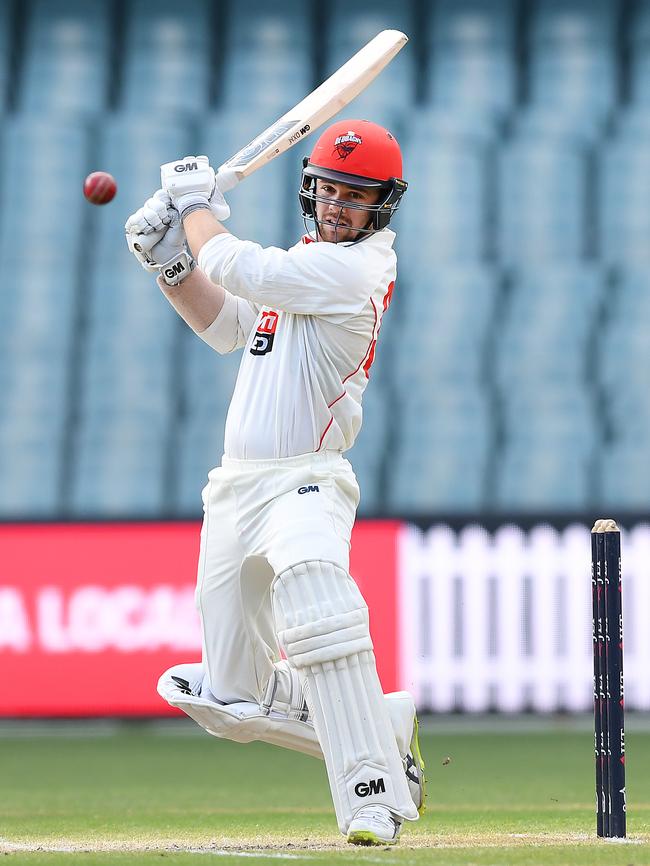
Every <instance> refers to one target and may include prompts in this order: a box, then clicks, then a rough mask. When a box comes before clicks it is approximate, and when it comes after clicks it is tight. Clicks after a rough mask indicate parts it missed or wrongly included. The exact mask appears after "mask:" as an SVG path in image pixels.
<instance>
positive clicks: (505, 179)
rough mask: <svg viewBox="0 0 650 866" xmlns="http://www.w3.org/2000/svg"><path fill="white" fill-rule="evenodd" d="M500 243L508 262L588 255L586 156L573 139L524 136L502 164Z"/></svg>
mask: <svg viewBox="0 0 650 866" xmlns="http://www.w3.org/2000/svg"><path fill="white" fill-rule="evenodd" d="M497 183H498V190H497V194H498V207H499V214H498V217H497V225H498V230H497V244H498V255H499V257H500V258H501V260H502V261H503V262H504V263H526V262H540V263H544V264H554V263H558V264H559V263H562V262H571V261H578V260H580V259H581V258H583V257H584V256H585V251H586V232H587V219H586V213H585V202H586V189H587V175H586V152H585V150H584V148H583V147H581V146H580V145H579V144H578V143H576V142H575V141H573V140H565V139H562V138H561V139H555V138H554V137H552V138H551V137H550V138H540V137H528V136H523V137H521V138H515V139H514V140H512V141H510V142H508V143H507V144H505V145H504V146H503V147H502V148H501V150H500V153H499V160H498V178H497Z"/></svg>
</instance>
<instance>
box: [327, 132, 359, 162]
mask: <svg viewBox="0 0 650 866" xmlns="http://www.w3.org/2000/svg"><path fill="white" fill-rule="evenodd" d="M361 143H362V138H361V136H360V135H357V134H356V132H352V130H350V131H348V132H346V133H345V135H339V136H337V138H336V139H335V141H334V151H335V152H336V154H337V155H338V158H339V159H347V158H348V157H349V156H350V154H351V153H352V151H353V150H354V149H355V147H356V146H357V145H358V144H361Z"/></svg>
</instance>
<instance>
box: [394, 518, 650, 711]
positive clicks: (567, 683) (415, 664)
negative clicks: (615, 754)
mask: <svg viewBox="0 0 650 866" xmlns="http://www.w3.org/2000/svg"><path fill="white" fill-rule="evenodd" d="M589 529H590V527H587V526H584V525H578V524H574V525H571V526H569V527H567V528H566V529H564V530H562V531H558V530H556V529H554V528H552V527H550V526H546V525H540V526H536V527H534V528H533V529H531V530H529V531H524V530H522V529H520V528H519V527H516V526H512V525H505V526H503V527H501V528H499V529H498V530H497V531H496V532H494V533H490V532H487V531H486V530H485V529H484V528H482V527H481V526H477V525H472V526H468V527H466V528H464V529H462V530H461V531H460V532H455V531H453V530H452V529H450V528H449V527H448V526H445V525H437V526H434V527H432V528H431V529H429V530H428V531H426V532H422V531H420V530H419V529H417V528H416V527H413V526H406V527H404V530H403V532H402V535H401V537H400V552H399V567H398V598H399V605H400V609H399V614H398V615H399V623H400V637H399V640H400V659H401V670H400V680H401V686H402V688H406V689H409V690H410V691H412V692H413V693H414V695H415V697H416V702H417V704H418V706H419V707H421V708H427V709H431V710H435V711H441V712H450V711H453V710H464V711H469V712H483V711H489V710H499V711H505V712H520V711H525V710H535V711H538V712H550V711H555V710H567V711H581V710H589V709H591V708H592V707H593V656H592V639H591V633H592V618H591V573H590V566H591V547H590V534H589ZM621 547H622V560H623V623H624V673H625V690H626V707H627V709H639V710H647V709H650V526H649V525H647V524H639V525H637V526H635V527H632V528H631V529H630V530H629V531H625V530H624V531H623V532H622V539H621Z"/></svg>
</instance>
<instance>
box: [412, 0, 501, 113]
mask: <svg viewBox="0 0 650 866" xmlns="http://www.w3.org/2000/svg"><path fill="white" fill-rule="evenodd" d="M515 22H516V13H515V8H514V3H513V2H512V0H487V2H485V0H483V2H477V0H442V2H438V3H436V4H433V5H432V7H431V12H430V16H429V26H428V31H427V48H428V56H429V72H428V87H427V90H428V95H429V99H430V100H431V101H432V102H433V103H434V104H437V105H444V106H449V107H451V108H453V110H454V111H458V109H459V108H460V109H461V110H462V111H468V110H470V109H477V108H478V109H480V110H483V111H487V112H494V113H503V112H505V111H507V110H508V109H509V108H510V107H511V106H512V105H513V103H514V101H515V97H516V71H515V48H514V44H515V43H514V40H515Z"/></svg>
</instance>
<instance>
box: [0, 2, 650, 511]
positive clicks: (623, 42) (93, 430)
mask: <svg viewBox="0 0 650 866" xmlns="http://www.w3.org/2000/svg"><path fill="white" fill-rule="evenodd" d="M21 9H22V7H20V5H19V4H17V3H11V2H0V116H1V123H0V152H1V153H2V162H1V163H0V203H1V204H2V205H4V206H3V207H2V208H0V255H1V256H2V260H3V262H4V264H5V270H6V273H8V274H9V275H10V290H7V291H5V292H3V293H2V294H1V295H0V329H1V330H0V333H1V335H2V339H1V340H0V472H1V473H2V476H1V477H2V480H3V484H1V485H0V517H2V518H23V517H55V516H58V515H65V516H70V515H75V516H87V515H88V516H96V517H108V516H111V517H112V516H122V517H140V516H145V517H155V516H162V515H165V516H174V515H176V516H184V517H185V516H186V517H193V516H196V515H198V514H199V513H200V507H201V503H200V490H201V488H202V486H203V485H204V484H205V481H206V478H207V473H208V471H209V469H210V468H211V467H212V466H214V465H216V464H217V463H218V462H219V459H220V456H221V448H222V443H223V433H224V425H225V414H226V410H227V405H228V401H229V397H230V394H231V393H232V388H233V386H234V381H235V377H236V374H237V367H238V364H239V360H240V357H241V356H240V354H239V353H238V352H235V353H233V354H231V355H228V356H223V357H221V356H218V355H217V354H216V353H214V352H213V351H212V350H211V349H209V348H208V347H207V346H205V345H204V344H203V343H202V342H201V341H200V340H199V339H198V338H196V336H195V335H193V334H192V333H191V332H190V331H189V329H188V328H186V327H185V325H184V324H183V323H182V322H181V321H180V319H179V318H178V317H177V316H176V314H175V312H174V311H173V310H172V309H171V307H170V306H169V305H168V303H167V302H166V300H165V299H164V297H163V296H162V294H161V293H160V291H159V290H158V289H157V287H156V285H155V283H154V281H153V280H152V278H151V277H150V276H148V275H147V274H145V273H144V272H143V271H142V270H141V269H139V268H138V267H137V265H136V263H135V262H134V261H133V260H132V259H131V257H130V256H129V254H128V251H127V250H126V246H125V244H124V237H123V224H124V221H125V219H126V217H127V216H128V215H129V213H131V212H132V211H133V210H135V209H136V208H137V207H139V206H140V205H141V204H142V202H143V200H144V199H145V198H146V197H147V196H149V195H150V194H151V193H152V192H153V191H154V190H155V189H156V187H157V186H158V183H159V174H158V166H159V164H160V163H161V162H165V161H168V160H171V159H174V158H176V157H178V156H181V155H184V154H187V153H208V154H210V155H211V156H213V157H214V161H215V162H217V163H218V162H220V161H222V160H225V159H226V158H228V157H229V156H231V155H233V154H234V153H235V152H236V151H237V150H239V149H240V148H242V147H243V146H244V145H246V144H247V143H248V142H249V141H250V140H251V139H252V138H253V137H254V136H255V135H257V134H258V133H259V132H260V131H261V130H262V129H264V127H265V126H267V125H269V124H270V123H272V122H273V121H274V120H275V119H276V118H277V117H278V116H279V115H280V114H282V113H283V112H284V111H286V110H287V109H288V108H290V107H291V106H292V105H293V104H295V103H296V102H297V101H298V100H299V99H301V98H302V97H303V96H304V95H305V94H306V93H307V92H308V91H309V89H310V88H311V87H312V86H313V85H314V83H315V82H316V81H317V80H318V79H319V78H322V77H324V76H326V75H328V74H329V73H331V72H332V71H334V70H335V69H336V68H337V67H338V66H339V65H340V64H341V63H342V62H343V61H345V60H346V59H348V57H349V56H351V55H352V54H353V53H354V52H355V51H356V50H358V49H359V48H360V47H361V46H362V45H363V44H364V43H365V42H366V41H367V40H368V39H370V38H371V37H372V36H373V35H375V33H376V32H377V31H378V30H381V29H382V28H385V27H392V28H398V29H401V30H404V31H405V32H407V33H408V34H409V36H410V37H411V42H410V44H409V46H408V47H407V48H406V49H405V50H404V51H403V52H401V54H400V55H399V56H398V58H396V60H395V61H394V62H393V63H392V64H391V65H390V66H389V67H388V68H387V69H386V70H385V71H384V72H383V73H382V75H381V77H380V78H379V79H378V80H377V81H376V82H375V83H374V84H373V85H371V86H370V87H369V88H368V89H367V90H366V91H365V92H364V93H363V94H361V95H360V96H359V97H358V98H357V99H356V100H355V101H354V102H353V103H352V104H351V105H350V106H349V107H347V108H346V109H345V113H344V114H343V115H341V116H347V117H367V118H369V119H372V120H375V121H377V122H380V123H383V124H384V125H386V126H388V127H389V128H390V129H391V130H392V131H393V133H394V134H395V135H396V136H397V138H398V140H399V141H400V144H401V146H402V150H403V155H404V176H405V178H406V180H407V181H408V182H409V189H408V191H407V194H406V196H405V197H404V201H403V205H402V208H401V209H400V213H399V214H398V215H397V217H396V219H395V221H394V228H395V229H396V230H397V240H396V249H397V251H398V279H397V286H396V289H395V293H394V298H393V304H392V306H391V309H390V310H389V311H388V313H387V314H386V317H385V319H384V323H383V325H382V332H381V336H380V340H379V344H378V349H377V355H376V360H375V363H374V365H373V367H372V370H371V375H370V382H369V386H368V390H367V391H366V393H365V395H364V416H365V422H364V426H363V428H362V432H361V434H360V437H359V440H358V442H357V444H356V445H355V447H354V448H353V449H352V451H351V452H350V455H349V456H350V460H351V462H352V463H353V465H354V467H355V469H356V470H357V473H358V476H359V480H360V483H361V489H362V499H361V505H360V513H361V514H375V515H379V514H383V515H386V514H409V515H420V514H434V513H436V514H441V515H442V514H447V513H450V514H460V513H464V514H467V513H470V512H476V511H479V510H493V511H495V512H502V513H503V512H513V511H527V512H533V511H538V512H540V511H544V512H552V511H556V512H558V511H561V512H570V511H580V510H585V509H588V508H589V509H591V508H593V507H595V506H596V505H598V506H600V505H602V506H603V507H605V506H609V507H611V508H612V510H625V509H644V508H645V509H647V505H648V502H649V500H650V468H649V467H650V452H649V449H648V444H647V443H648V441H650V398H649V397H648V389H647V384H646V382H645V371H646V369H647V368H648V364H649V363H650V350H649V349H648V346H649V345H650V343H649V341H648V339H647V334H648V332H649V330H650V304H649V303H648V300H647V299H648V298H649V297H650V291H649V289H650V204H649V203H650V158H649V157H648V153H650V120H649V119H648V117H649V115H648V111H647V107H648V104H650V0H635V2H634V3H627V2H625V0H531V2H527V3H522V2H519V0H436V2H435V3H428V2H422V0H406V2H402V3H395V2H393V0H359V2H357V3H356V4H354V5H352V6H350V4H347V3H344V2H342V0H332V2H331V3H330V4H329V5H328V6H327V9H324V8H320V7H318V5H317V4H307V3H303V2H300V0H287V2H286V3H283V4H280V5H276V6H274V5H273V4H269V3H266V2H264V0H237V2H235V0H220V2H219V3H216V4H215V3H212V2H210V0H188V2H186V3H183V4H179V3H175V2H173V0H134V2H132V3H128V4H123V3H118V4H116V3H113V2H112V0H95V2H92V3H87V2H83V0H33V2H32V3H30V4H27V6H26V7H25V12H24V14H22V12H21ZM120 16H121V17H120ZM10 91H11V92H10ZM314 141H315V137H312V138H310V139H309V140H307V141H305V142H304V143H303V144H301V145H299V146H298V147H297V148H295V149H293V150H291V151H289V153H287V154H285V155H283V156H282V157H280V158H278V159H277V160H275V161H274V162H273V163H272V164H271V165H269V166H268V167H266V168H265V169H264V171H262V172H259V173H258V174H256V175H254V176H253V177H251V178H250V179H248V180H247V181H246V183H244V184H241V185H240V186H239V187H238V188H236V189H235V190H233V191H232V192H231V193H230V194H229V201H230V204H231V208H232V216H231V218H230V221H229V223H228V225H229V227H230V229H231V231H232V232H233V233H234V234H236V235H237V236H239V237H242V238H247V239H252V240H254V241H257V242H259V243H261V244H262V245H264V246H268V245H279V246H283V247H287V246H290V245H291V244H293V243H295V242H297V241H298V240H299V238H300V236H301V234H302V233H303V231H304V226H303V223H302V219H301V216H300V211H299V206H298V201H297V190H298V183H299V176H300V169H301V160H302V157H303V156H305V155H306V154H308V153H309V151H310V149H311V147H312V146H313V143H314ZM25 165H27V166H29V171H28V172H25V171H24V170H23V166H25ZM98 168H101V169H105V170H108V171H110V172H112V173H113V174H114V175H115V176H116V177H117V179H118V183H119V191H118V196H117V198H116V200H115V202H113V203H112V204H110V205H108V206H106V207H105V208H91V207H90V205H88V204H87V203H86V202H84V201H83V199H82V197H81V196H80V194H79V193H80V188H81V185H82V181H83V177H84V176H85V174H86V173H87V172H88V171H91V170H93V169H98ZM26 202H28V203H30V205H32V203H37V204H36V205H34V206H30V207H25V206H23V205H24V203H26ZM8 203H9V206H7V204H8ZM26 251H28V253H29V254H28V255H26ZM36 491H37V492H36Z"/></svg>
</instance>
